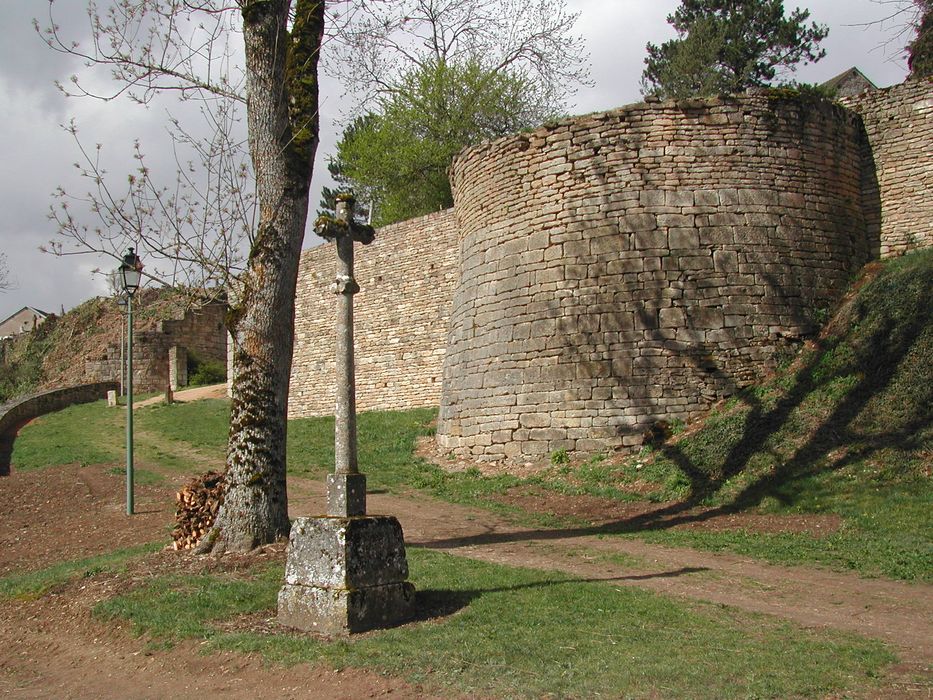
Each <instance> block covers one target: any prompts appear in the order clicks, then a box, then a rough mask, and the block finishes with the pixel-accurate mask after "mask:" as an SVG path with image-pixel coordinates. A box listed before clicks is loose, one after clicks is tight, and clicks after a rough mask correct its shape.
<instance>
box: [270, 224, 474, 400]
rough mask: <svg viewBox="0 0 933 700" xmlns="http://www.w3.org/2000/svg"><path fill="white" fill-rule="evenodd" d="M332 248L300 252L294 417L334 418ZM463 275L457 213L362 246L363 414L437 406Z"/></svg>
mask: <svg viewBox="0 0 933 700" xmlns="http://www.w3.org/2000/svg"><path fill="white" fill-rule="evenodd" d="M336 263H337V251H336V249H335V246H334V245H333V244H324V245H321V246H318V247H317V248H312V249H310V250H306V251H304V252H303V253H302V255H301V264H300V267H299V273H298V290H297V294H296V310H295V354H294V362H293V364H292V376H291V387H290V390H289V398H288V411H289V416H290V417H292V418H297V417H302V416H315V415H324V414H332V413H333V412H334V400H335V397H334V381H335V380H334V371H335V357H336V350H335V325H334V324H335V319H336V313H337V310H336V309H337V307H336V299H335V297H334V294H333V292H332V291H331V289H330V287H331V285H332V284H333V282H334V277H335V274H336ZM458 273H459V260H458V255H457V224H456V218H455V217H454V213H453V210H448V211H441V212H437V213H435V214H429V215H427V216H423V217H420V218H417V219H411V220H409V221H405V222H402V223H399V224H393V225H392V226H386V227H383V228H381V229H379V230H378V231H377V233H376V240H375V241H374V242H373V243H372V244H370V245H368V246H362V245H357V247H356V266H355V277H356V281H357V282H358V283H359V285H360V288H361V290H360V292H359V293H358V294H356V295H355V297H354V333H355V342H356V402H357V409H358V410H361V411H369V410H388V409H401V408H411V407H414V406H437V405H438V404H439V403H440V396H441V367H442V362H443V357H444V348H445V345H446V336H447V323H448V318H449V315H450V301H451V298H452V297H453V289H454V286H455V284H456V281H457V275H458Z"/></svg>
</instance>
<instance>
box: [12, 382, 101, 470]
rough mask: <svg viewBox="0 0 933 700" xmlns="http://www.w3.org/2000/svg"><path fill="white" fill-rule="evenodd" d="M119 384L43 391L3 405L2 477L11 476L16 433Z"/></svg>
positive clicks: (91, 399)
mask: <svg viewBox="0 0 933 700" xmlns="http://www.w3.org/2000/svg"><path fill="white" fill-rule="evenodd" d="M117 386H118V384H117V382H96V383H94V384H82V385H79V386H69V387H64V388H62V389H52V390H50V391H40V392H38V393H35V394H29V395H28V396H23V397H20V398H18V399H16V400H14V401H10V402H9V403H6V404H3V405H0V476H5V475H7V474H9V473H10V456H11V455H12V453H13V441H14V440H15V439H16V433H17V431H18V430H19V429H20V428H22V427H23V426H24V425H25V424H26V423H28V422H29V421H30V420H32V419H33V418H36V417H38V416H44V415H45V414H46V413H52V412H53V411H60V410H61V409H63V408H67V407H68V406H72V405H74V404H78V403H90V402H91V401H97V400H99V399H102V398H104V397H105V396H106V395H107V392H108V391H109V390H112V389H116V388H117Z"/></svg>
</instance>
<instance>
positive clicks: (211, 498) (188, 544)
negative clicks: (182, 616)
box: [172, 471, 226, 549]
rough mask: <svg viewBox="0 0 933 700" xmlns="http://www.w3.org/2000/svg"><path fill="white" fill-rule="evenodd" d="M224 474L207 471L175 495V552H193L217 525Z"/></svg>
mask: <svg viewBox="0 0 933 700" xmlns="http://www.w3.org/2000/svg"><path fill="white" fill-rule="evenodd" d="M225 483H226V482H225V480H224V475H223V474H219V473H218V472H213V471H211V472H207V474H204V475H202V476H198V477H195V478H194V479H192V480H191V481H189V482H188V483H187V484H186V485H185V486H184V488H182V489H181V491H179V492H178V493H176V494H175V529H174V530H172V539H173V540H174V544H173V546H174V548H175V549H192V548H193V547H195V546H196V545H197V544H198V542H199V541H200V539H201V538H202V537H203V536H204V535H205V534H207V533H208V532H209V531H210V529H211V527H212V526H213V525H214V519H215V518H216V517H217V511H218V510H220V504H221V503H223V502H224V487H225Z"/></svg>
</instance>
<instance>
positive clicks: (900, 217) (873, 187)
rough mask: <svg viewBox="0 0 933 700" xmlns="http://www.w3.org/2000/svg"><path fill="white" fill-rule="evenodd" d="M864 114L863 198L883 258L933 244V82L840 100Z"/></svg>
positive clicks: (918, 82) (871, 234) (878, 251)
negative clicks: (866, 135)
mask: <svg viewBox="0 0 933 700" xmlns="http://www.w3.org/2000/svg"><path fill="white" fill-rule="evenodd" d="M840 102H842V104H844V105H846V106H847V107H849V108H850V109H852V110H854V111H856V112H858V113H859V114H860V115H861V116H862V121H863V123H864V125H865V131H866V133H867V134H868V143H869V146H870V148H867V149H865V151H864V158H865V163H864V173H865V178H864V181H863V190H864V192H863V199H864V202H865V204H866V207H867V210H866V218H867V220H868V224H869V235H870V236H871V238H872V239H873V240H877V241H878V247H877V249H876V250H875V251H874V252H875V254H876V255H880V256H881V257H882V258H886V257H891V256H894V255H902V254H903V253H906V252H907V251H910V250H915V249H917V248H923V247H927V246H931V245H933V78H926V79H923V80H910V81H908V82H905V83H902V84H900V85H894V86H892V87H889V88H885V89H884V90H872V91H869V92H865V93H862V94H860V95H857V96H855V97H848V98H844V99H842V100H840Z"/></svg>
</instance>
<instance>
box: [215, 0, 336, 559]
mask: <svg viewBox="0 0 933 700" xmlns="http://www.w3.org/2000/svg"><path fill="white" fill-rule="evenodd" d="M290 5H291V3H290V2H288V1H287V0H241V1H240V8H241V11H242V14H243V37H244V42H245V47H246V75H247V118H248V128H249V146H250V155H251V156H252V160H253V167H254V171H255V175H256V186H257V196H258V201H259V225H258V228H257V231H256V234H255V240H254V243H253V246H252V248H251V250H250V256H249V262H248V266H247V271H246V273H245V274H244V276H243V280H242V284H241V286H240V289H239V290H237V293H236V299H234V300H233V305H232V308H231V312H230V315H229V318H228V326H229V329H230V332H231V336H232V338H233V386H232V394H233V401H232V404H231V415H230V439H229V443H228V448H227V473H226V479H227V492H226V495H225V498H224V503H223V506H222V508H221V511H220V513H219V514H218V517H217V523H216V525H215V528H214V531H213V532H212V533H211V535H210V537H209V538H208V539H207V542H206V543H205V546H203V547H202V548H201V551H205V550H209V549H211V548H214V547H217V548H222V549H226V550H230V551H244V550H249V549H252V548H254V547H256V546H259V545H261V544H265V543H268V542H272V541H275V540H276V539H278V538H281V537H285V536H287V535H288V531H289V527H290V524H289V520H288V495H287V491H286V486H285V438H286V420H287V404H288V383H289V376H290V374H291V366H292V348H293V336H294V319H295V285H296V282H297V277H298V259H299V255H300V253H301V243H302V240H303V238H304V231H305V222H306V219H307V214H308V188H309V186H310V182H311V171H312V163H313V160H314V153H315V151H316V149H317V143H318V114H317V105H318V83H317V62H318V55H319V49H320V45H321V38H322V35H323V29H324V2H323V0H297V2H296V8H295V20H294V23H293V25H292V30H291V32H289V31H288V29H287V21H288V15H289V8H290Z"/></svg>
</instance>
